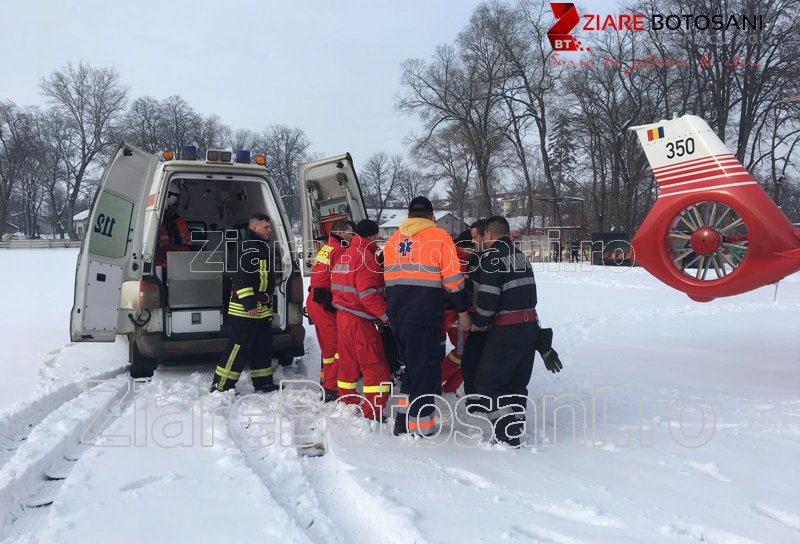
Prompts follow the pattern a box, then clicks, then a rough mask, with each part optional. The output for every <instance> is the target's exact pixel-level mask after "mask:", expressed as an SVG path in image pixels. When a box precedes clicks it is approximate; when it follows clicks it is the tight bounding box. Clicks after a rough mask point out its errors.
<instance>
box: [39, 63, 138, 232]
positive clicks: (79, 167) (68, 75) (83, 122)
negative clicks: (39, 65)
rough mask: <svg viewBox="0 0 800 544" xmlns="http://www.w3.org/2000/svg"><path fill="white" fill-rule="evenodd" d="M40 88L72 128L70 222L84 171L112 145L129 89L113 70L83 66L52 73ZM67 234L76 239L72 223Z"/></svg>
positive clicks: (69, 184)
mask: <svg viewBox="0 0 800 544" xmlns="http://www.w3.org/2000/svg"><path fill="white" fill-rule="evenodd" d="M39 87H40V89H41V92H42V94H44V95H45V96H46V97H48V98H49V99H50V101H51V103H52V104H53V106H54V107H55V108H56V109H57V110H58V111H59V113H60V114H61V115H63V116H64V118H65V119H67V120H68V123H69V125H70V127H71V128H72V135H73V138H72V140H71V141H70V142H69V145H68V151H69V153H68V156H69V159H68V170H69V173H70V179H69V182H68V194H69V196H68V199H67V210H66V216H67V217H68V218H70V219H71V218H72V215H73V213H74V209H75V202H76V201H77V200H78V198H79V197H80V195H81V190H82V184H83V182H84V177H85V176H86V174H87V171H88V170H89V168H90V167H91V166H92V165H93V163H94V161H95V159H97V158H98V156H99V155H101V154H102V153H103V152H105V151H106V150H107V149H108V148H109V147H110V146H111V145H112V144H113V140H112V135H113V133H114V130H115V124H116V123H117V121H118V119H119V117H120V115H121V114H122V112H123V111H124V108H125V103H126V100H127V94H128V89H127V88H126V87H125V86H124V85H123V84H122V83H121V81H120V78H119V74H118V73H117V71H116V70H114V69H113V68H93V67H91V66H89V65H87V64H83V63H81V64H78V65H77V66H73V65H72V64H68V65H67V66H66V67H65V68H63V69H61V70H56V71H54V72H53V73H52V74H50V75H49V76H48V77H46V78H43V79H42V80H41V82H40V85H39ZM68 230H69V234H70V237H71V238H75V232H74V229H73V228H72V221H69V222H68Z"/></svg>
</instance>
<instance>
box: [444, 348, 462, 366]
mask: <svg viewBox="0 0 800 544" xmlns="http://www.w3.org/2000/svg"><path fill="white" fill-rule="evenodd" d="M447 358H448V359H450V360H451V361H453V362H454V363H455V364H457V365H458V366H461V357H459V356H458V355H456V352H455V351H451V352H450V353H448V354H447Z"/></svg>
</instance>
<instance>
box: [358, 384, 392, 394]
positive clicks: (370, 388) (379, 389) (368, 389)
mask: <svg viewBox="0 0 800 544" xmlns="http://www.w3.org/2000/svg"><path fill="white" fill-rule="evenodd" d="M391 390H392V386H391V385H389V384H388V383H382V384H381V385H365V386H364V391H363V392H364V393H388V392H389V391H391Z"/></svg>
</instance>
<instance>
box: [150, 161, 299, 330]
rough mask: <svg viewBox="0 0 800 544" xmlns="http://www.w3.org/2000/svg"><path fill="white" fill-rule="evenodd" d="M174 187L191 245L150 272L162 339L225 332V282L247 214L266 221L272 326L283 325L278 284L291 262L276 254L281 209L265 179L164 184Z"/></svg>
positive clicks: (282, 243) (190, 179)
mask: <svg viewBox="0 0 800 544" xmlns="http://www.w3.org/2000/svg"><path fill="white" fill-rule="evenodd" d="M176 183H177V185H178V187H179V189H180V197H179V199H178V204H177V212H178V214H179V215H180V216H181V217H183V219H184V221H185V222H186V226H187V227H188V228H189V231H190V233H191V235H192V240H191V242H190V243H189V251H169V252H167V254H166V255H167V266H166V268H164V269H160V267H157V268H156V274H157V276H158V277H159V279H160V280H161V283H162V287H163V289H164V293H165V297H166V307H167V308H168V315H165V325H166V327H165V328H166V332H167V334H168V335H170V336H171V335H173V334H182V333H199V332H202V333H214V332H219V331H220V330H222V329H224V328H225V316H226V314H227V312H226V309H227V302H228V299H229V296H230V281H229V278H230V277H231V276H232V274H233V273H234V272H235V270H236V269H237V267H238V266H239V263H238V256H237V252H238V246H237V243H236V242H237V240H240V239H241V238H242V237H243V236H245V235H246V232H247V227H248V221H249V218H250V215H251V214H253V213H255V212H262V213H266V214H267V215H268V216H269V217H270V220H271V222H272V233H271V234H270V240H269V242H270V244H269V245H270V248H271V251H272V270H271V271H270V273H271V274H275V277H274V278H273V281H275V295H274V299H273V313H274V317H273V326H278V327H283V326H285V321H286V316H285V315H282V314H281V310H282V309H283V308H285V307H286V306H285V304H284V301H285V293H286V289H285V285H286V282H285V281H284V280H285V279H286V278H287V277H288V276H289V273H290V272H291V260H290V257H289V256H288V255H284V253H285V252H283V251H281V248H282V247H288V246H287V245H286V243H288V240H287V239H286V235H285V230H284V227H283V224H282V215H281V213H280V212H281V210H280V209H279V208H278V205H277V204H276V202H275V198H274V197H273V195H272V193H271V191H270V188H269V186H268V185H267V183H266V180H265V179H263V178H260V179H259V178H255V177H251V178H243V179H236V178H235V177H233V176H225V177H224V179H222V178H221V177H220V179H207V176H204V175H196V176H185V177H179V176H173V177H172V179H171V180H170V184H173V185H174V184H176ZM162 222H163V217H162ZM284 260H286V261H288V268H287V263H286V262H284ZM283 271H286V273H283Z"/></svg>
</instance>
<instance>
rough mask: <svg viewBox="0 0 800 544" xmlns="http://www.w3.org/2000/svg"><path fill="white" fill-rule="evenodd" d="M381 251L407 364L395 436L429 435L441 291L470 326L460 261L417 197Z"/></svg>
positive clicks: (436, 387)
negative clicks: (403, 397) (405, 397)
mask: <svg viewBox="0 0 800 544" xmlns="http://www.w3.org/2000/svg"><path fill="white" fill-rule="evenodd" d="M383 255H384V266H385V270H384V279H385V281H386V305H387V313H388V315H389V320H390V322H391V325H392V332H393V333H394V336H395V339H396V340H397V347H398V350H399V352H400V355H401V357H400V358H401V359H402V360H403V361H404V362H405V365H406V369H405V372H404V373H403V381H402V385H401V388H400V391H401V393H402V394H403V395H404V396H407V404H406V403H405V402H403V401H401V402H400V403H398V407H399V408H400V413H399V414H398V417H397V418H396V419H395V422H394V434H396V435H398V434H403V433H406V432H412V433H414V434H419V435H430V434H433V433H435V431H436V428H435V423H436V422H435V418H434V407H433V406H432V404H433V398H431V397H429V395H435V394H438V393H439V391H440V387H441V381H440V379H441V371H440V363H441V361H442V357H444V342H443V341H442V338H441V336H440V334H439V331H440V328H441V326H442V321H443V319H444V297H445V295H447V296H448V297H449V300H450V304H451V305H452V307H453V309H454V310H455V311H456V312H458V314H459V316H458V317H459V326H460V328H461V329H462V330H465V331H467V330H469V329H470V327H471V326H472V322H471V320H470V317H469V314H468V313H467V307H468V299H467V295H466V292H465V290H464V277H463V274H462V273H461V265H460V263H459V261H458V257H457V256H456V248H455V245H454V244H453V240H452V239H451V238H450V235H449V234H447V232H445V231H444V230H443V229H441V228H439V227H437V226H436V223H435V222H434V215H433V205H432V204H431V202H430V200H428V199H427V198H425V197H421V196H418V197H416V198H414V199H413V200H412V201H411V203H410V204H409V207H408V219H406V220H405V221H403V223H401V224H400V228H399V229H398V230H397V232H395V233H394V234H392V236H391V237H389V239H388V240H387V241H386V245H385V246H384V248H383ZM418 399H419V400H418ZM404 404H405V406H404ZM403 410H407V411H406V413H405V414H404V413H403Z"/></svg>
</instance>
